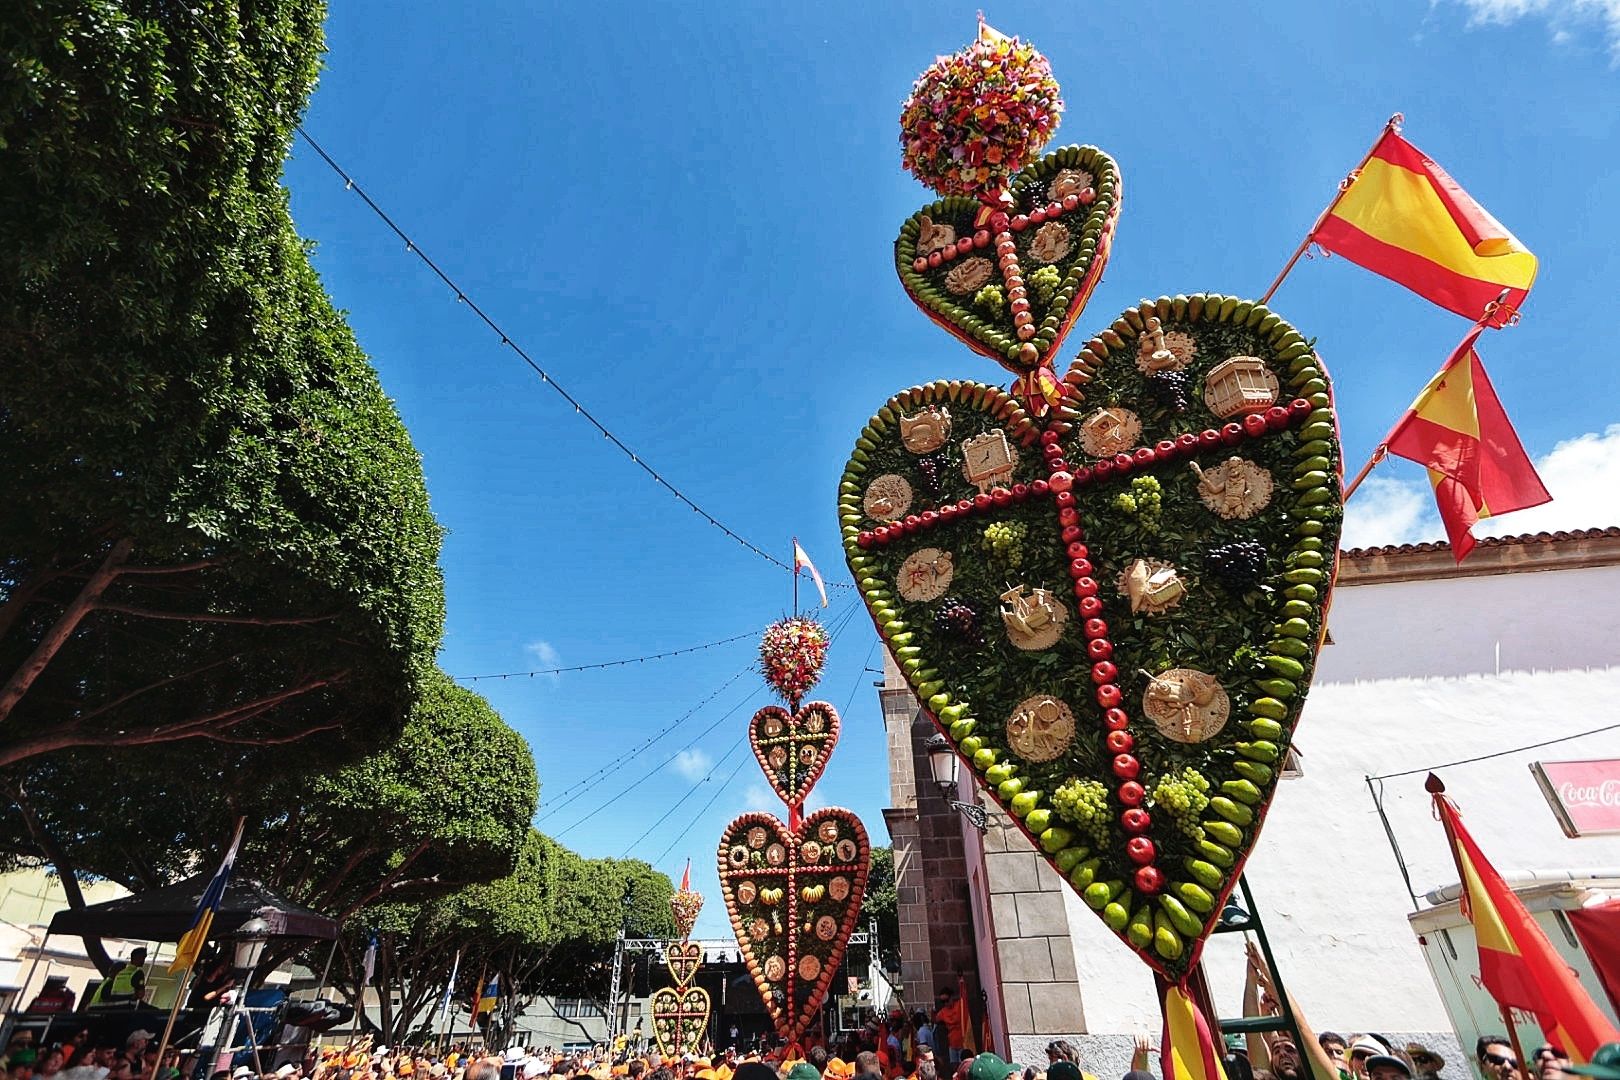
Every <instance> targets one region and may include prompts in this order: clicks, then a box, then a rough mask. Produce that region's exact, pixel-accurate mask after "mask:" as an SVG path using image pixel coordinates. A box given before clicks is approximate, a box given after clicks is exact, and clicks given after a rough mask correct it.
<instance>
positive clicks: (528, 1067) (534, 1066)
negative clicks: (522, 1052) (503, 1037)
mask: <svg viewBox="0 0 1620 1080" xmlns="http://www.w3.org/2000/svg"><path fill="white" fill-rule="evenodd" d="M543 1071H544V1069H543V1066H542V1065H541V1064H540V1061H539V1059H538V1058H529V1059H528V1060H527V1061H525V1062H524V1063H523V1075H524V1076H525V1077H528V1080H534V1078H535V1077H536V1076H539V1075H540V1074H541V1073H542V1072H543Z"/></svg>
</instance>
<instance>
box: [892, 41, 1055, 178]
mask: <svg viewBox="0 0 1620 1080" xmlns="http://www.w3.org/2000/svg"><path fill="white" fill-rule="evenodd" d="M1058 93H1059V90H1058V84H1057V80H1056V79H1054V78H1053V77H1052V66H1051V64H1049V63H1048V62H1047V60H1046V57H1045V56H1043V55H1041V53H1040V52H1039V51H1038V50H1037V49H1035V47H1034V46H1032V45H1029V44H1026V43H1024V42H1021V41H1019V40H1018V39H1017V38H1009V37H1004V36H1003V35H1001V34H999V33H997V32H996V31H995V30H992V29H991V28H990V27H988V26H986V25H985V24H984V23H982V22H981V23H980V24H979V38H978V40H977V41H975V42H974V43H973V44H971V45H969V46H968V47H967V48H965V49H963V50H962V51H960V52H957V53H954V54H952V55H950V56H942V57H940V58H939V59H938V60H935V61H934V63H933V65H932V66H930V67H929V68H928V70H927V71H925V72H923V73H922V75H921V77H919V78H918V79H917V82H916V85H915V86H913V87H912V89H911V96H910V97H908V98H907V99H906V102H905V105H904V106H903V107H902V109H901V111H900V145H901V148H902V154H901V163H902V164H903V165H904V166H905V167H906V169H907V170H908V171H910V172H911V173H912V174H913V175H914V176H916V177H917V179H919V180H921V181H922V182H923V183H924V184H927V185H928V186H929V187H931V188H933V189H934V190H935V191H938V192H940V193H941V194H944V195H978V196H981V197H982V196H986V195H993V194H994V193H996V192H999V191H1001V190H1002V189H1003V188H1005V187H1006V184H1007V180H1008V178H1009V177H1011V176H1012V174H1014V173H1016V172H1017V171H1018V170H1019V169H1021V168H1023V167H1024V165H1025V164H1026V163H1027V162H1028V161H1030V160H1031V159H1032V158H1033V157H1034V156H1035V155H1037V154H1039V153H1040V151H1041V148H1042V147H1043V146H1045V145H1046V143H1047V140H1049V139H1050V138H1051V137H1052V134H1053V133H1054V132H1055V131H1056V130H1057V126H1058V121H1059V119H1060V117H1061V116H1062V114H1063V99H1062V98H1061V97H1059V96H1058Z"/></svg>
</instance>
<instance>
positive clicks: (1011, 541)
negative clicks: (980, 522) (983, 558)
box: [984, 521, 1029, 569]
mask: <svg viewBox="0 0 1620 1080" xmlns="http://www.w3.org/2000/svg"><path fill="white" fill-rule="evenodd" d="M1027 532H1029V528H1028V526H1026V525H1025V524H1024V523H1023V522H1022V521H996V522H992V523H990V524H989V525H986V526H985V527H984V549H985V550H986V551H988V552H989V553H990V555H991V557H992V558H995V559H997V560H999V561H1000V562H1001V563H1003V564H1004V565H1005V566H1007V567H1008V568H1009V569H1017V568H1018V567H1020V566H1022V565H1023V564H1024V535H1025V534H1026V533H1027Z"/></svg>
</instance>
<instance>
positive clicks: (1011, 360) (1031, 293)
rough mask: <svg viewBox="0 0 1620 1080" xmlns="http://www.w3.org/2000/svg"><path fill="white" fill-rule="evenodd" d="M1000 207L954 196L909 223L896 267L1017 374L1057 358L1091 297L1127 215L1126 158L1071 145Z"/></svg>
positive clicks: (939, 316)
mask: <svg viewBox="0 0 1620 1080" xmlns="http://www.w3.org/2000/svg"><path fill="white" fill-rule="evenodd" d="M1006 194H1007V198H1006V200H1005V201H1004V202H1002V203H999V204H997V205H996V206H994V207H993V208H991V209H988V210H987V209H986V206H985V204H984V203H982V202H980V201H979V200H978V199H974V198H967V197H965V196H954V197H947V198H944V199H941V200H940V201H939V202H936V203H933V204H932V205H930V206H925V207H923V208H922V209H921V210H919V211H918V212H917V213H916V214H914V215H912V216H911V217H910V218H908V219H907V220H906V223H905V224H904V225H902V226H901V227H900V236H899V238H898V239H897V240H896V241H895V245H894V255H895V268H896V269H897V270H898V271H899V272H900V282H901V284H902V285H904V286H905V290H906V295H908V296H910V297H911V299H912V301H913V302H914V303H915V304H916V305H917V306H918V307H920V308H922V309H923V312H924V313H925V314H926V315H927V316H928V317H929V318H930V319H932V320H933V321H934V322H936V323H938V324H939V325H940V326H942V327H944V328H945V329H946V330H948V331H950V332H951V333H952V334H954V335H955V336H956V337H958V338H960V339H961V340H962V341H963V342H965V343H966V344H967V345H968V347H969V348H972V349H973V350H974V351H976V352H979V353H982V354H984V355H985V356H988V357H990V358H991V359H992V360H995V361H996V362H997V363H999V364H1001V365H1002V366H1003V367H1005V368H1007V369H1008V370H1009V371H1012V372H1013V373H1015V374H1019V375H1024V374H1027V373H1029V372H1032V371H1035V370H1037V369H1039V368H1043V367H1050V366H1051V363H1052V357H1053V355H1054V354H1055V353H1056V351H1057V349H1058V347H1059V346H1060V345H1061V344H1062V342H1063V336H1064V335H1065V334H1067V333H1068V332H1069V328H1070V327H1071V326H1073V325H1074V320H1075V317H1076V316H1078V315H1079V314H1080V309H1081V308H1083V307H1085V305H1086V301H1087V300H1089V299H1090V298H1091V294H1092V291H1093V290H1094V289H1096V287H1097V282H1098V281H1100V280H1102V272H1103V267H1104V266H1105V265H1106V264H1107V262H1108V251H1109V248H1110V246H1111V245H1112V244H1113V237H1114V224H1115V222H1116V221H1118V219H1119V207H1120V182H1119V167H1118V166H1117V165H1115V164H1114V159H1113V158H1111V157H1109V156H1108V155H1107V154H1105V153H1103V152H1102V151H1101V150H1098V149H1097V148H1096V147H1094V146H1065V147H1063V148H1062V149H1060V150H1057V151H1055V152H1053V153H1050V154H1047V155H1046V156H1045V157H1043V158H1041V159H1040V160H1039V161H1036V162H1034V163H1033V164H1031V165H1030V166H1029V167H1028V168H1027V169H1025V170H1024V171H1023V172H1021V173H1019V174H1018V175H1017V176H1016V177H1015V178H1014V179H1013V181H1012V183H1011V185H1010V186H1009V187H1008V189H1007V192H1006Z"/></svg>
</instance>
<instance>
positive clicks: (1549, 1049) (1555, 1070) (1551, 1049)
mask: <svg viewBox="0 0 1620 1080" xmlns="http://www.w3.org/2000/svg"><path fill="white" fill-rule="evenodd" d="M1530 1064H1531V1065H1533V1066H1534V1067H1535V1070H1536V1076H1537V1077H1538V1078H1539V1080H1564V1070H1565V1069H1567V1068H1569V1055H1568V1054H1566V1053H1564V1048H1563V1047H1562V1046H1555V1045H1553V1044H1552V1043H1542V1044H1541V1045H1540V1046H1538V1047H1536V1049H1535V1052H1534V1053H1532V1054H1531V1055H1530Z"/></svg>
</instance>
